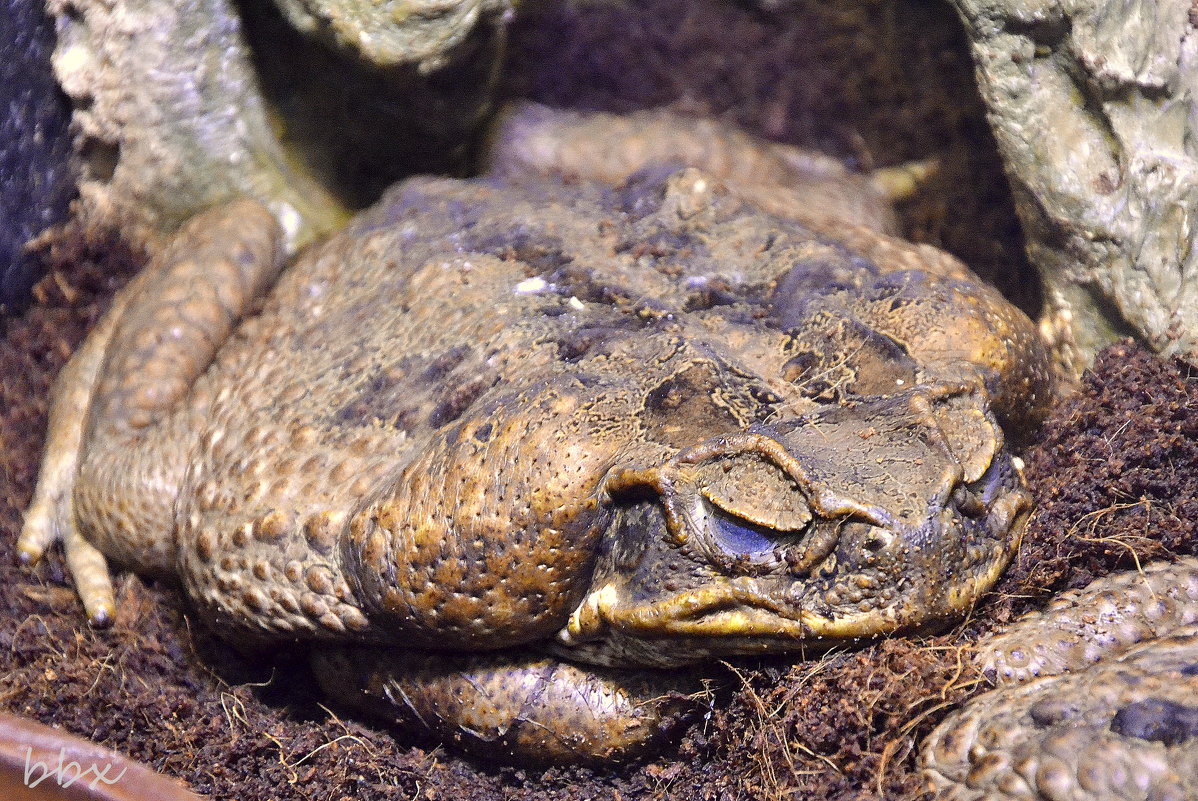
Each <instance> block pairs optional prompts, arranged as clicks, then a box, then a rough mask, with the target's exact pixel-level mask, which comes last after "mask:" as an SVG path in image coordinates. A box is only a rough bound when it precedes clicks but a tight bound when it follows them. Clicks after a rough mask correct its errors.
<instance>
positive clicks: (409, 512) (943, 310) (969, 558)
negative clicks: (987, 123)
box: [20, 167, 1049, 761]
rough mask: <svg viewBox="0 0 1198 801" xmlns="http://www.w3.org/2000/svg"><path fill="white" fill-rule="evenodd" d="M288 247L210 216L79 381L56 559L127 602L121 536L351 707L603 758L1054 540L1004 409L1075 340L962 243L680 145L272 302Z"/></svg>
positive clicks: (485, 738)
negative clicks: (288, 645)
mask: <svg viewBox="0 0 1198 801" xmlns="http://www.w3.org/2000/svg"><path fill="white" fill-rule="evenodd" d="M846 191H857V190H854V189H851V188H850V189H846ZM844 205H845V207H846V208H847V207H852V206H853V204H851V203H848V204H844ZM845 223H846V225H849V226H851V227H852V231H853V232H854V234H853V235H854V236H855V237H859V236H863V235H864V234H862V232H863V231H869V230H870V229H869V228H868V225H869V223H868V222H863V221H861V220H859V219H847V220H846V221H845ZM869 236H872V237H873V238H874V239H876V240H877V244H886V243H889V245H892V246H893V247H874V248H872V249H871V251H870V252H871V254H873V255H875V256H878V255H879V254H881V255H884V254H887V253H892V254H893V253H899V254H907V255H909V254H910V252H911V251H910V250H909V249H907V250H904V249H903V248H901V247H899V244H900V243H898V242H897V240H894V239H892V238H890V237H887V236H886V235H885V234H882V233H879V232H876V231H875V232H873V233H872V234H869ZM279 252H280V250H279V247H278V232H277V229H276V228H275V226H274V224H273V221H272V220H271V218H270V216H269V214H268V213H267V212H265V211H264V210H263V209H261V207H259V206H257V205H256V204H254V203H252V202H244V203H241V204H239V205H237V206H235V207H233V208H230V209H221V210H216V211H213V212H211V213H209V214H206V215H202V216H201V217H199V218H197V219H195V220H194V221H193V222H192V223H190V224H189V225H188V226H187V227H186V228H185V229H184V230H183V231H182V232H181V233H180V234H179V236H178V237H177V238H176V240H175V242H174V243H173V244H172V245H171V246H170V247H169V248H167V249H166V250H165V251H164V254H163V256H162V257H161V258H160V259H159V260H158V261H157V263H156V264H155V265H154V267H153V268H152V269H151V270H150V271H149V272H148V273H146V274H145V275H144V276H143V277H141V278H139V280H138V283H137V285H135V286H134V287H132V288H131V289H130V290H129V291H127V292H126V293H125V294H124V295H122V297H121V298H120V299H119V300H118V303H117V308H116V311H115V312H114V314H113V315H112V316H111V317H110V318H109V319H107V320H106V321H105V322H104V323H103V324H102V326H101V328H100V330H99V333H97V334H96V335H95V336H93V337H92V339H90V340H89V342H88V343H87V344H86V345H85V346H84V348H83V350H82V351H81V353H80V355H78V356H77V357H76V359H75V360H73V361H72V364H71V366H70V368H69V369H68V374H67V378H65V379H64V380H63V381H61V382H60V384H59V387H58V389H57V393H58V398H57V399H56V402H55V409H56V411H55V417H54V420H53V421H52V428H51V442H50V444H49V446H48V455H47V459H46V462H45V465H44V467H43V473H42V476H41V479H40V480H39V488H38V493H37V496H36V497H35V500H34V504H33V506H32V507H31V510H30V513H29V515H28V517H27V525H26V530H25V532H24V534H23V536H22V541H21V543H20V548H21V551H22V553H24V554H25V556H26V557H27V558H36V557H37V556H38V554H39V553H40V552H41V549H42V548H44V547H45V546H46V545H47V544H48V543H49V542H51V541H52V540H53V539H54V538H55V537H56V536H62V537H63V538H64V539H65V540H66V544H67V548H68V557H69V558H70V559H71V560H72V567H73V570H74V572H75V574H76V576H77V580H78V582H79V584H80V590H81V594H82V595H83V596H84V599H85V603H86V604H87V606H88V609H89V612H90V613H91V615H92V617H93V619H96V618H101V619H102V618H105V617H106V616H109V615H110V614H111V596H110V595H108V594H106V593H107V592H108V590H106V589H105V582H106V581H107V576H106V571H105V568H104V564H103V562H104V556H105V555H106V556H107V557H108V558H112V559H115V560H117V561H119V562H121V563H123V564H127V565H129V566H132V567H133V568H135V569H137V570H141V571H146V572H151V573H157V574H161V575H168V576H177V577H178V579H179V580H180V581H181V583H182V584H183V586H184V588H185V589H186V591H187V594H188V596H189V597H190V599H191V600H192V602H193V603H194V604H195V606H196V607H197V608H198V610H199V613H200V614H201V615H202V616H203V617H204V618H205V619H206V620H208V621H209V622H211V623H212V624H213V625H214V626H215V627H216V628H217V630H218V631H220V632H222V633H223V634H224V635H225V636H228V637H230V638H233V639H242V640H253V641H258V642H263V641H266V642H269V641H292V640H295V639H297V638H298V639H304V640H311V641H313V642H314V643H316V645H314V649H315V650H316V651H317V653H318V656H317V660H316V663H317V667H318V671H319V673H320V675H321V676H322V680H323V682H324V683H325V685H326V686H327V688H328V689H329V691H330V692H331V693H332V694H334V695H336V696H338V697H341V698H344V699H347V700H352V701H356V702H357V703H360V704H362V705H364V706H366V707H368V708H371V709H372V710H373V711H375V712H379V711H380V710H383V711H384V712H385V713H386V710H388V709H390V713H389V714H391V715H392V716H393V717H394V718H396V719H397V720H400V721H402V722H405V723H412V724H416V725H423V726H424V727H426V728H427V729H428V730H429V731H431V732H432V733H434V734H436V735H438V736H440V737H443V738H448V739H453V740H458V741H460V742H462V744H463V745H465V746H467V747H471V748H474V749H476V750H479V751H482V752H487V753H492V754H496V755H500V756H503V757H505V758H514V759H523V760H550V761H560V760H565V759H604V758H609V757H614V756H621V755H626V754H628V753H631V752H632V751H634V750H635V749H636V748H639V747H642V746H644V745H645V744H647V743H650V742H652V741H653V740H655V739H656V738H658V737H659V736H660V735H662V734H664V733H666V732H667V731H668V730H669V729H670V728H671V726H672V724H673V723H674V722H675V721H676V720H677V719H678V716H679V715H680V714H681V713H682V712H683V711H684V709H685V707H686V705H687V698H686V695H687V694H688V693H691V692H693V691H695V690H697V689H698V685H697V683H696V681H695V679H694V677H693V676H688V675H687V674H686V673H685V672H678V671H676V670H675V671H672V672H655V671H651V670H650V671H645V670H642V668H654V667H656V668H664V667H670V668H678V667H679V666H683V665H687V664H690V663H693V662H696V661H698V660H701V659H703V658H704V657H708V656H718V655H726V654H738V653H759V652H767V651H800V652H802V651H805V650H809V649H810V650H814V649H819V648H823V647H826V646H828V645H831V644H835V643H842V642H845V641H851V640H854V639H857V638H864V637H871V636H876V635H881V634H888V633H892V632H896V631H910V630H917V629H921V628H926V627H930V626H934V625H936V624H938V623H941V622H943V621H945V620H947V619H950V618H952V617H954V616H956V615H959V614H960V613H961V612H962V611H963V610H964V609H966V608H968V607H969V606H970V605H971V604H972V603H973V601H974V600H975V599H976V597H977V596H978V595H979V594H980V593H981V592H983V591H984V590H985V589H986V588H987V587H988V586H989V585H990V584H991V583H992V582H993V581H994V579H995V578H996V577H997V575H998V574H999V572H1000V571H1001V570H1002V568H1003V567H1004V565H1005V564H1006V561H1007V559H1008V558H1009V556H1010V553H1011V552H1012V550H1013V548H1014V547H1015V545H1016V543H1017V541H1018V537H1019V533H1020V531H1021V528H1022V524H1023V522H1024V520H1025V518H1026V515H1027V512H1028V508H1029V500H1028V496H1027V494H1026V492H1025V491H1024V490H1023V487H1022V479H1021V477H1020V475H1019V473H1018V470H1017V469H1016V467H1015V466H1014V463H1013V462H1012V459H1011V457H1010V456H1009V454H1008V453H1007V451H1006V449H1005V448H1004V446H1003V432H1002V430H1001V428H1000V427H999V425H998V422H997V420H996V416H997V417H998V418H1003V419H1022V418H1025V417H1026V416H1027V415H1028V414H1029V413H1030V414H1033V415H1035V414H1037V413H1039V411H1041V410H1043V409H1044V408H1045V406H1046V404H1047V402H1048V399H1049V386H1048V380H1049V378H1048V376H1049V369H1048V362H1047V358H1046V355H1045V353H1044V352H1043V350H1042V349H1041V348H1040V346H1039V344H1038V339H1037V337H1036V333H1035V331H1034V329H1033V327H1032V325H1031V323H1030V321H1028V320H1027V319H1026V318H1025V317H1024V316H1023V315H1022V314H1021V313H1020V312H1018V311H1017V310H1016V309H1014V308H1013V307H1011V306H1010V305H1009V304H1007V303H1006V302H1005V301H1004V300H1003V299H1002V298H1001V297H999V296H998V295H997V294H996V293H995V292H994V291H993V290H991V289H989V288H987V287H984V286H982V285H980V284H978V283H975V282H973V281H970V280H968V279H966V278H963V277H961V275H962V274H961V273H960V272H959V271H960V270H963V268H960V267H959V263H957V262H955V261H954V262H946V261H938V260H932V261H930V262H929V263H928V265H927V266H928V271H920V270H912V269H910V267H911V266H912V263H911V259H910V258H908V257H907V255H904V256H903V257H902V258H895V259H894V260H893V261H885V260H883V259H881V258H878V259H877V260H874V259H871V258H866V257H864V256H862V255H861V254H859V253H858V252H856V251H854V250H853V249H850V248H849V247H846V245H845V244H844V243H841V242H838V241H836V240H835V239H832V238H829V237H828V236H826V235H821V234H816V233H815V232H813V231H812V230H811V229H810V228H808V227H806V226H804V225H802V224H800V223H797V222H794V221H792V220H787V219H784V218H782V217H778V216H775V215H774V214H770V213H766V212H763V211H761V210H760V209H758V208H756V207H755V206H753V205H752V204H750V203H749V202H747V201H746V200H745V199H744V197H743V192H737V191H733V190H729V189H727V188H726V187H724V186H723V185H722V184H721V183H720V182H719V181H718V180H717V179H716V178H715V177H714V176H712V175H711V174H709V173H706V172H702V171H699V170H696V169H693V168H689V169H682V170H675V169H674V168H673V167H671V168H668V169H661V170H654V169H652V168H649V169H646V170H642V171H641V172H639V173H638V174H637V175H635V176H634V177H633V178H632V179H631V180H630V181H629V182H628V183H626V184H624V185H623V186H622V187H621V188H618V189H611V188H607V187H605V186H603V185H600V184H596V183H589V182H579V181H578V180H569V181H562V180H554V179H543V178H528V179H518V178H513V177H495V178H489V179H478V180H473V181H454V180H449V179H434V178H422V179H413V180H410V181H408V182H406V183H404V184H402V185H400V186H398V187H397V188H395V189H394V190H392V191H391V192H390V193H389V194H388V195H387V196H386V197H385V198H384V199H383V201H382V202H380V203H379V204H378V205H377V206H376V207H375V208H373V209H372V210H370V211H368V212H366V213H365V214H363V215H361V216H360V217H359V218H358V219H357V220H356V221H355V222H354V223H353V224H352V225H351V226H350V227H349V228H348V229H347V230H346V231H345V232H343V233H342V234H340V235H338V236H337V237H335V238H333V239H331V240H329V241H327V242H325V243H324V244H321V245H318V246H314V247H312V248H310V249H308V250H307V251H306V252H305V253H304V254H302V256H301V257H300V258H299V259H298V260H297V261H296V262H295V263H294V264H292V265H291V266H290V267H289V268H287V269H286V270H284V271H283V272H282V273H281V275H280V276H279V278H278V280H277V282H276V283H275V284H274V286H273V288H272V289H270V291H269V292H268V293H265V294H264V291H263V287H265V286H267V285H268V284H269V282H270V281H271V277H272V276H273V275H274V273H275V271H276V270H277V269H278V265H279V263H280V256H279ZM945 264H951V269H950V270H949V271H948V272H947V274H945V273H943V272H937V270H938V269H939V268H940V267H942V266H943V265H945ZM258 298H260V308H256V306H255V304H256V303H258V302H259V301H258V300H257V299H258ZM243 313H244V314H248V316H246V317H245V318H244V319H243V320H242V321H241V322H240V323H237V322H236V318H237V317H238V316H240V315H242V314H243ZM89 396H90V401H89V400H88V398H89ZM83 403H87V404H89V406H90V409H91V413H90V415H89V416H88V417H87V418H86V419H85V421H84V422H79V419H80V418H79V415H77V414H72V413H71V412H72V411H73V410H72V408H71V407H72V406H76V405H79V404H83ZM64 410H66V411H64ZM1029 410H1030V412H1029ZM72 438H74V439H72ZM72 441H74V442H76V445H75V446H74V447H71V445H70V443H71V442H72ZM397 646H399V647H400V648H397ZM519 646H532V648H533V649H534V652H539V653H541V654H546V653H551V654H553V658H544V657H542V656H538V657H535V658H533V657H530V656H529V649H528V648H520V647H519ZM401 649H402V650H401ZM397 651H399V653H398V654H397V653H396V652H397ZM559 660H566V662H569V663H572V664H565V663H562V662H560V661H559ZM588 664H589V665H598V666H602V667H601V668H599V669H594V668H589V667H583V665H588Z"/></svg>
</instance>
